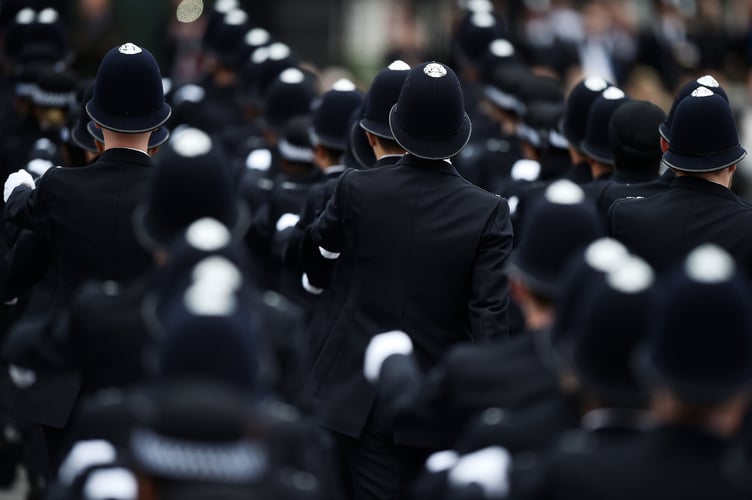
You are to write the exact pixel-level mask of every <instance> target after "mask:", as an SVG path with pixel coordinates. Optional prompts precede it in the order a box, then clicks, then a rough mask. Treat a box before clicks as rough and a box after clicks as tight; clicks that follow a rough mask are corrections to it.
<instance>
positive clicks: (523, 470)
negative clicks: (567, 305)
mask: <svg viewBox="0 0 752 500" xmlns="http://www.w3.org/2000/svg"><path fill="white" fill-rule="evenodd" d="M654 282H655V279H654V273H653V271H652V269H651V268H650V266H648V265H647V264H646V263H645V261H643V260H642V259H640V258H638V257H635V256H630V257H628V258H626V259H625V260H624V261H623V262H622V263H621V264H620V265H619V266H618V267H616V268H615V269H613V270H611V271H610V272H607V273H604V274H599V275H597V276H595V279H594V280H593V282H592V283H588V286H587V287H586V288H585V290H583V292H584V294H585V295H586V296H587V297H586V298H585V300H583V301H582V303H581V304H580V306H581V307H580V308H579V309H578V311H577V312H576V313H575V314H576V320H575V321H576V323H577V325H578V330H579V331H578V332H576V333H575V335H574V336H573V338H571V339H568V341H567V342H566V343H565V344H564V345H563V346H562V349H560V353H561V356H560V357H559V359H560V362H561V363H562V364H564V365H566V372H567V377H569V378H570V380H571V381H570V382H569V383H570V384H572V385H576V393H577V400H578V402H579V408H580V410H579V413H580V415H581V420H580V425H579V428H578V429H576V430H572V431H569V432H566V433H564V434H563V435H562V436H561V437H560V438H558V439H557V440H555V442H554V446H553V449H552V450H546V451H544V452H541V454H540V455H541V456H539V457H537V459H534V460H524V459H522V460H520V461H519V463H515V467H514V468H513V473H512V477H511V489H512V491H513V496H515V495H519V497H521V498H527V497H529V496H535V497H536V498H542V497H546V498H549V497H548V496H547V495H554V496H556V494H558V493H559V492H560V491H561V486H560V484H559V483H560V482H561V483H564V485H565V486H564V487H566V485H568V484H570V483H569V481H570V480H571V481H572V483H576V481H578V480H579V477H580V475H587V474H589V471H590V469H591V467H592V464H591V460H595V461H597V460H598V459H599V455H598V454H595V453H589V452H588V448H590V449H592V448H593V447H599V448H602V449H613V448H614V447H615V446H620V445H622V444H624V443H627V442H629V441H631V440H633V439H639V438H640V436H641V435H642V433H644V432H646V431H647V430H648V429H650V428H651V426H652V425H653V423H654V422H653V420H652V419H651V417H650V415H649V414H648V413H647V412H646V406H647V401H648V397H647V392H646V391H645V390H644V389H643V388H642V387H641V384H640V383H639V381H638V379H637V377H636V376H635V375H634V374H633V371H632V369H631V365H632V353H633V351H634V349H635V348H636V347H637V346H638V345H639V344H640V343H641V342H642V341H643V340H644V339H645V337H646V333H647V330H648V328H649V324H648V321H649V320H650V319H651V317H650V310H651V307H652V306H653V302H654V301H655V299H656V292H655V287H654V286H653V285H654ZM574 449H577V450H579V452H573V450H574ZM562 478H566V479H564V480H562ZM533 492H535V493H534V495H533ZM554 492H556V494H554Z"/></svg>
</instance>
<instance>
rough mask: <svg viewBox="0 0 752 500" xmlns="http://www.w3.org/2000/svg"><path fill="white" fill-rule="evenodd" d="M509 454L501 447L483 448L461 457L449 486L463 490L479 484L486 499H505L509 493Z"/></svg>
mask: <svg viewBox="0 0 752 500" xmlns="http://www.w3.org/2000/svg"><path fill="white" fill-rule="evenodd" d="M510 465H511V458H510V455H509V452H508V451H507V450H505V449H504V448H501V447H499V446H491V447H489V448H483V449H482V450H478V451H476V452H473V453H468V454H467V455H463V456H461V457H460V459H459V461H458V462H457V463H456V464H455V466H454V467H452V470H450V471H449V476H448V478H447V479H448V480H449V484H450V485H452V486H454V487H458V488H462V487H463V486H467V485H470V484H473V483H475V484H477V485H478V486H480V487H481V488H482V489H483V492H484V493H485V494H486V498H505V497H506V496H507V494H508V493H509V467H510Z"/></svg>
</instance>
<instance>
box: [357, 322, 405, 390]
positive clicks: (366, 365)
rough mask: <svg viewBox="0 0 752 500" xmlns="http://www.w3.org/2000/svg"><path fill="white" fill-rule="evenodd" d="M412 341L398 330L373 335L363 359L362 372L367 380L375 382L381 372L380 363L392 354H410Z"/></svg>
mask: <svg viewBox="0 0 752 500" xmlns="http://www.w3.org/2000/svg"><path fill="white" fill-rule="evenodd" d="M411 352H413V343H412V341H411V340H410V337H408V335H407V334H406V333H405V332H403V331H400V330H393V331H391V332H385V333H380V334H378V335H375V336H374V337H373V338H372V339H371V341H370V342H369V343H368V347H366V354H365V359H364V361H363V374H364V375H365V376H366V380H368V381H369V382H376V381H377V380H378V379H379V375H380V374H381V365H383V364H384V361H386V358H388V357H389V356H391V355H393V354H410V353H411Z"/></svg>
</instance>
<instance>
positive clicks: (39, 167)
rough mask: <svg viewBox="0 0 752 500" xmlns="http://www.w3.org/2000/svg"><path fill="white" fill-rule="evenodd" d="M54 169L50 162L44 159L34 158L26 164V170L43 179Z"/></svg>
mask: <svg viewBox="0 0 752 500" xmlns="http://www.w3.org/2000/svg"><path fill="white" fill-rule="evenodd" d="M52 167H53V165H52V162H51V161H50V160H43V159H42V158H34V159H33V160H31V161H30V162H29V163H27V164H26V170H28V171H29V172H30V173H32V174H35V175H36V176H37V177H42V176H43V175H44V173H45V172H47V171H48V170H49V169H51V168H52Z"/></svg>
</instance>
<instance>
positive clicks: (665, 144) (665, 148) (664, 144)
mask: <svg viewBox="0 0 752 500" xmlns="http://www.w3.org/2000/svg"><path fill="white" fill-rule="evenodd" d="M660 141H661V152H662V153H665V152H666V151H668V141H667V140H666V139H664V138H663V136H661V139H660Z"/></svg>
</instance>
